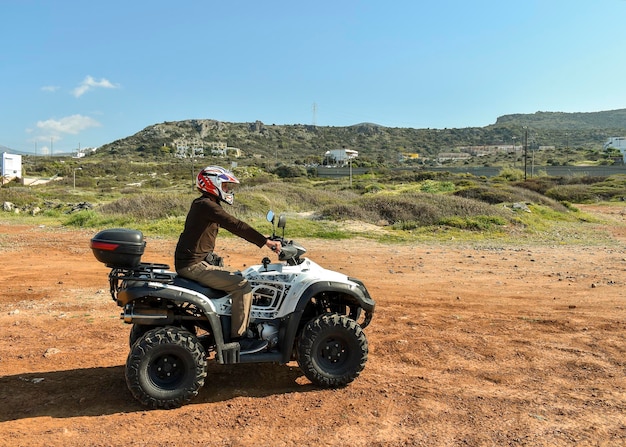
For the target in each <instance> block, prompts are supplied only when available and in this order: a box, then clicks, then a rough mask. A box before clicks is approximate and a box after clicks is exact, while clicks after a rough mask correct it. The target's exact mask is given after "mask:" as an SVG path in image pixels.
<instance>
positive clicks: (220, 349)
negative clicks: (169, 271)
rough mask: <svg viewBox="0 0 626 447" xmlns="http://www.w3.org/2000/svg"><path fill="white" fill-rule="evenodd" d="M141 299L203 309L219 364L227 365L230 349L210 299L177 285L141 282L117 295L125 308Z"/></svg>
mask: <svg viewBox="0 0 626 447" xmlns="http://www.w3.org/2000/svg"><path fill="white" fill-rule="evenodd" d="M140 298H159V299H162V300H166V301H171V302H174V303H191V304H194V305H195V306H197V307H198V308H199V309H201V310H202V312H203V313H204V315H206V317H207V319H208V320H209V324H210V325H211V329H212V333H213V338H214V339H215V345H216V351H217V356H218V362H219V363H225V359H224V351H225V350H227V348H229V347H228V346H225V345H226V343H225V341H224V334H223V332H222V325H221V323H220V317H219V315H218V314H217V312H216V309H215V306H214V304H213V303H212V302H211V300H210V299H208V298H207V297H206V296H204V295H202V294H201V293H199V292H196V291H194V290H189V289H184V288H182V287H178V286H175V285H170V284H162V283H156V282H141V283H140V285H139V284H138V285H135V284H133V285H132V286H131V287H128V288H123V289H120V290H119V291H118V293H117V304H118V306H120V307H124V306H125V305H126V304H129V303H131V302H133V301H135V300H137V299H140Z"/></svg>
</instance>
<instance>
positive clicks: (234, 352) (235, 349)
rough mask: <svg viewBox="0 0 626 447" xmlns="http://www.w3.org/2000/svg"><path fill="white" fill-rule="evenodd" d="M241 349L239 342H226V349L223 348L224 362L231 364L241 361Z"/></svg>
mask: <svg viewBox="0 0 626 447" xmlns="http://www.w3.org/2000/svg"><path fill="white" fill-rule="evenodd" d="M239 350H240V346H239V343H237V342H233V343H226V344H225V345H224V349H222V359H223V360H224V364H225V365H231V364H234V363H239Z"/></svg>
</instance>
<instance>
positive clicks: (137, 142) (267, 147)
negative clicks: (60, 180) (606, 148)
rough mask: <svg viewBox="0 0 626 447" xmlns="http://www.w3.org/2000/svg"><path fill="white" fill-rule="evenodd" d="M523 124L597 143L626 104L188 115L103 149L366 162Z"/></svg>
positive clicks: (622, 124) (557, 140)
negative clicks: (392, 115)
mask: <svg viewBox="0 0 626 447" xmlns="http://www.w3.org/2000/svg"><path fill="white" fill-rule="evenodd" d="M525 126H526V127H527V128H529V129H530V132H531V137H532V143H533V144H536V145H540V146H555V147H565V146H567V147H570V146H571V147H584V148H595V147H597V148H600V147H601V146H602V143H603V142H604V141H605V140H606V139H607V138H608V137H610V136H615V135H623V134H626V109H620V110H613V111H604V112H593V113H563V112H537V113H534V114H514V115H505V116H501V117H499V118H498V119H497V121H496V123H495V124H492V125H489V126H486V127H480V128H479V127H468V128H462V129H412V128H391V127H384V126H380V125H377V124H372V123H361V124H355V125H352V126H346V127H330V126H313V125H305V124H294V125H274V124H265V123H262V122H261V121H256V122H253V123H229V122H223V121H218V120H212V119H190V120H184V121H174V122H163V123H160V124H154V125H152V126H148V127H146V128H145V129H143V130H141V131H139V132H137V133H136V134H135V135H132V136H130V137H127V138H124V139H120V140H116V141H114V142H112V143H110V144H107V145H104V146H102V147H101V148H100V150H99V156H103V155H105V154H113V155H127V154H131V153H139V154H140V155H150V156H156V157H160V156H165V155H171V154H173V153H174V152H175V150H176V149H175V148H176V146H178V145H186V146H189V147H202V148H205V150H208V149H207V148H209V147H210V146H211V145H212V144H217V143H226V144H227V145H228V146H229V147H235V148H239V149H241V151H242V153H243V154H244V156H245V157H247V158H253V159H261V160H262V159H266V160H272V161H281V162H292V163H293V162H296V163H298V162H301V163H310V162H319V161H320V160H321V158H322V156H323V154H324V152H326V151H328V150H332V149H338V148H342V147H346V148H349V149H354V150H357V151H359V153H360V154H359V155H360V156H359V160H360V162H361V163H368V162H372V163H376V162H380V161H381V160H386V161H389V160H394V159H397V157H398V156H399V155H400V154H401V153H406V152H416V153H419V154H420V155H421V156H422V157H427V156H432V155H435V154H437V153H439V152H442V151H444V152H445V151H449V150H452V149H453V148H455V147H457V146H474V145H494V144H512V143H513V142H516V144H520V142H521V141H523V136H524V133H525Z"/></svg>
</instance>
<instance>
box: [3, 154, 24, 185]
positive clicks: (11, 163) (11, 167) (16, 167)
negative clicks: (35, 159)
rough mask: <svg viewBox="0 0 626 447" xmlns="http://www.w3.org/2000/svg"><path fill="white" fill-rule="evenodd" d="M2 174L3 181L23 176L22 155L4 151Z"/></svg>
mask: <svg viewBox="0 0 626 447" xmlns="http://www.w3.org/2000/svg"><path fill="white" fill-rule="evenodd" d="M0 175H2V182H5V181H8V180H12V179H14V178H16V177H17V178H22V156H21V155H15V154H9V153H8V152H3V153H2V165H0Z"/></svg>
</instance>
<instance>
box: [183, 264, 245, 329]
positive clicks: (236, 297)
mask: <svg viewBox="0 0 626 447" xmlns="http://www.w3.org/2000/svg"><path fill="white" fill-rule="evenodd" d="M177 273H178V274H179V275H180V276H182V277H183V278H187V279H192V280H194V281H197V282H199V283H200V284H203V285H205V286H208V287H212V288H214V289H218V290H224V291H225V292H228V293H229V294H230V296H231V298H232V310H231V313H232V316H231V322H230V335H231V337H241V336H243V335H244V333H245V332H246V329H247V328H248V323H249V322H250V307H251V306H252V288H251V287H250V284H249V283H248V280H247V279H245V278H244V277H243V276H241V274H240V273H235V272H231V271H230V270H228V269H225V268H224V267H217V266H214V265H210V264H209V263H207V262H204V261H202V262H200V263H198V264H194V265H192V266H189V267H185V268H182V269H180V270H178V271H177Z"/></svg>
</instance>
